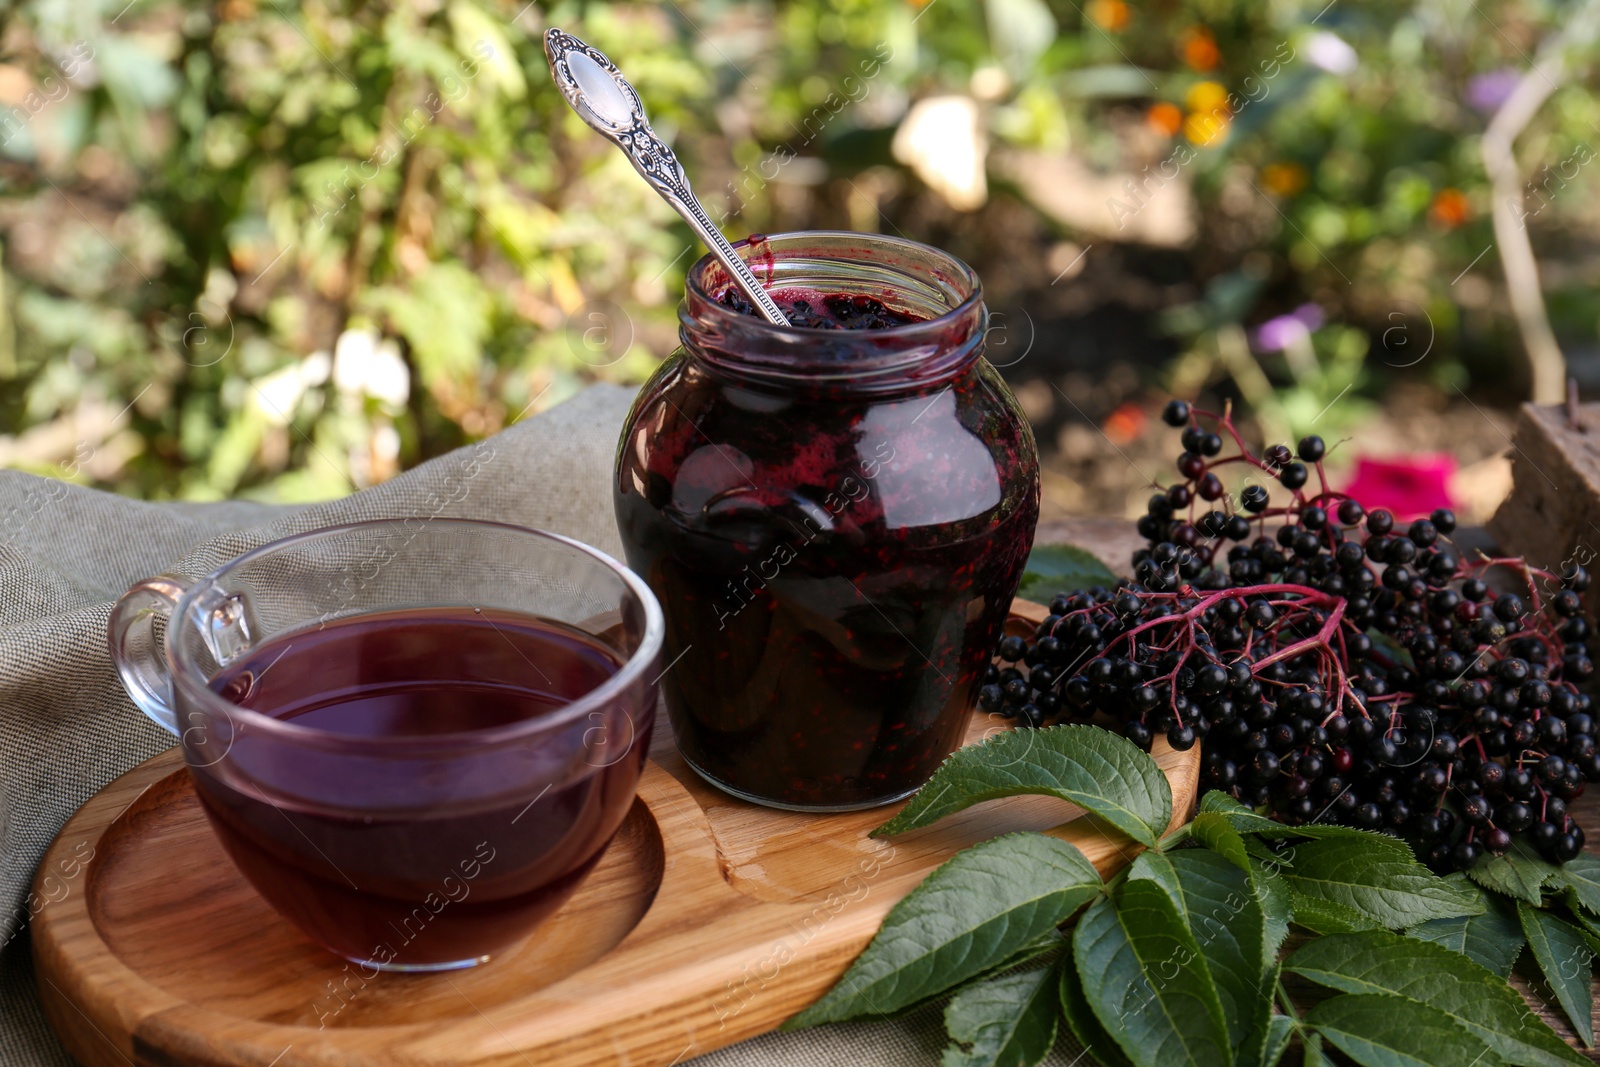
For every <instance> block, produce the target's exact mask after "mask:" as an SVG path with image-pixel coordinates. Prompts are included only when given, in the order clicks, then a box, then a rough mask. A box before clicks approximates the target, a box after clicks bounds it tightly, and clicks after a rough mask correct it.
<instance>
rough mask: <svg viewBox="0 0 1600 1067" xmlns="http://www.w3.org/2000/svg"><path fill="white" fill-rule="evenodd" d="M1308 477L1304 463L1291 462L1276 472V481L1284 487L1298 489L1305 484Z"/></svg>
mask: <svg viewBox="0 0 1600 1067" xmlns="http://www.w3.org/2000/svg"><path fill="white" fill-rule="evenodd" d="M1308 477H1309V474H1308V472H1307V471H1306V468H1305V465H1304V464H1301V463H1291V464H1289V465H1288V466H1287V467H1285V468H1283V470H1282V471H1280V472H1279V473H1278V482H1279V483H1280V484H1281V485H1282V486H1283V487H1284V488H1285V489H1299V488H1300V487H1301V486H1303V485H1305V484H1306V479H1307V478H1308Z"/></svg>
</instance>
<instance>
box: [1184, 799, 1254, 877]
mask: <svg viewBox="0 0 1600 1067" xmlns="http://www.w3.org/2000/svg"><path fill="white" fill-rule="evenodd" d="M1189 836H1190V837H1192V838H1194V840H1195V841H1197V842H1199V843H1200V844H1202V845H1204V846H1205V847H1206V848H1209V849H1210V850H1211V851H1213V852H1215V853H1216V854H1217V855H1219V856H1221V857H1223V858H1224V859H1226V860H1227V861H1228V862H1229V863H1231V864H1233V865H1234V866H1236V867H1240V868H1242V869H1244V870H1249V869H1250V850H1249V849H1248V848H1247V847H1246V846H1245V843H1244V837H1243V836H1242V835H1241V834H1240V833H1239V831H1238V830H1236V829H1235V828H1234V826H1233V823H1231V822H1229V821H1228V817H1227V816H1226V815H1224V814H1222V813H1221V812H1216V811H1202V812H1201V813H1200V814H1198V815H1196V816H1195V817H1194V819H1193V820H1192V821H1191V822H1190V823H1189Z"/></svg>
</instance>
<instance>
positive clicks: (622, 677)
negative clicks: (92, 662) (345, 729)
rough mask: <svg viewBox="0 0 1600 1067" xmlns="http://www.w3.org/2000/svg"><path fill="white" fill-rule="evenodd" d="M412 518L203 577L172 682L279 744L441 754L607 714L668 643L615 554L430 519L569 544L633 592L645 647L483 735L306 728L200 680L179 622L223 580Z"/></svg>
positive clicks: (254, 554)
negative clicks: (543, 708)
mask: <svg viewBox="0 0 1600 1067" xmlns="http://www.w3.org/2000/svg"><path fill="white" fill-rule="evenodd" d="M412 521H415V520H413V519H409V518H400V519H366V520H363V521H360V522H348V523H340V524H337V525H334V526H319V527H317V528H316V529H313V530H305V531H302V532H301V533H297V534H291V535H290V536H288V537H282V538H279V539H278V540H275V541H268V542H267V543H266V544H264V545H258V546H256V547H255V548H252V549H251V550H250V551H248V552H244V553H242V554H240V555H238V556H235V557H234V558H232V559H230V560H228V561H227V562H226V563H224V564H223V565H222V566H220V567H217V568H215V569H213V570H211V571H209V572H207V573H206V575H205V576H204V577H202V578H201V579H200V580H199V581H197V582H195V583H194V585H192V586H191V587H190V588H189V590H188V591H187V592H185V593H184V595H183V596H182V597H180V598H179V600H178V603H177V606H176V607H174V608H173V611H172V619H173V622H172V623H169V624H168V632H167V636H168V640H167V642H166V654H167V666H168V669H169V670H170V671H171V676H172V684H173V685H174V686H180V685H181V686H183V689H184V695H185V697H187V698H188V699H190V700H192V701H195V702H196V703H198V704H200V705H201V706H202V707H204V708H206V709H207V710H208V711H211V712H213V713H215V714H221V715H224V716H227V717H228V718H229V719H230V720H236V721H237V722H239V723H241V724H243V725H246V726H249V727H251V728H252V729H257V730H260V731H262V732H263V734H264V735H265V736H268V737H275V738H277V739H278V740H280V741H287V742H292V743H294V744H297V745H302V746H304V747H309V748H318V749H325V750H346V751H349V750H354V751H360V752H367V753H394V754H415V753H417V752H427V751H435V750H439V749H460V748H464V747H471V748H479V747H483V746H486V745H493V744H498V743H501V742H506V741H515V740H520V739H523V738H526V737H528V736H530V735H536V734H539V733H543V732H546V731H550V732H555V731H557V730H560V729H562V728H564V727H566V726H569V725H571V724H572V723H573V722H575V721H578V720H581V719H582V718H583V717H584V716H586V715H588V714H589V713H590V712H594V711H599V710H602V709H603V708H605V707H606V706H607V705H609V704H610V703H611V702H613V701H614V700H616V699H617V698H618V697H619V696H621V694H622V693H624V692H626V691H627V689H628V688H629V687H630V686H632V685H633V684H634V683H635V682H636V681H637V680H638V679H639V677H640V676H641V675H642V674H643V673H644V671H645V669H646V668H647V667H649V666H650V665H651V663H653V662H654V660H655V658H656V656H657V654H658V653H659V652H660V651H661V645H662V642H663V641H664V639H665V637H666V620H665V616H664V615H663V614H662V611H661V604H660V602H659V601H658V600H657V599H656V596H655V594H654V593H652V592H651V591H650V587H649V586H648V585H646V584H645V582H644V579H642V578H640V577H639V576H638V575H637V574H635V573H634V572H633V571H631V570H629V569H628V568H627V567H625V566H623V565H622V564H621V563H619V562H618V561H617V560H615V559H613V558H612V557H611V556H610V555H608V554H606V553H604V552H602V551H600V550H599V549H598V548H595V547H593V546H591V545H586V544H584V543H583V542H582V541H578V540H575V539H573V538H571V537H564V536H562V535H561V534H556V533H550V532H548V531H545V530H535V529H533V528H532V527H529V526H518V525H516V524H515V523H509V522H496V521H493V520H490V519H466V518H442V517H433V518H429V519H426V520H424V521H425V524H426V525H430V526H433V525H437V526H438V527H440V528H446V527H453V528H458V529H459V528H467V529H485V530H491V529H492V530H501V531H508V532H511V533H514V534H519V535H525V536H527V537H530V538H533V539H535V540H542V541H549V542H554V543H556V544H560V545H564V546H566V547H568V548H571V549H573V550H575V551H576V552H577V553H578V554H579V555H582V556H586V557H588V558H589V559H590V560H592V561H593V562H595V563H597V564H599V565H600V566H602V567H603V568H605V569H606V570H608V571H610V572H611V573H612V574H613V575H615V576H616V577H617V578H618V579H619V580H621V582H622V583H623V585H625V586H626V587H627V589H628V591H629V592H630V593H632V594H633V595H634V597H635V598H636V599H637V600H638V601H639V603H640V605H641V606H642V607H643V609H644V616H645V625H644V632H643V633H642V634H641V636H640V639H639V647H638V648H636V649H634V651H633V652H632V653H631V654H630V655H629V656H628V658H627V660H626V661H625V662H624V663H623V664H622V666H621V667H619V668H618V669H617V671H616V673H614V674H612V675H611V676H610V677H609V678H607V679H606V680H605V681H604V682H602V683H600V684H599V685H598V686H596V687H595V688H593V689H591V690H589V691H588V692H587V693H584V694H583V695H582V696H580V697H578V698H577V699H576V700H573V701H571V702H570V703H567V704H565V705H563V706H562V707H560V708H559V709H557V710H555V711H552V712H550V713H549V714H548V715H541V716H538V717H537V718H532V719H524V720H522V721H521V722H513V723H507V724H506V725H503V726H494V727H490V728H488V729H483V730H463V731H457V732H453V733H443V734H429V735H426V736H422V737H405V736H401V737H362V736H354V735H351V734H346V733H340V732H338V731H335V730H325V729H321V728H319V727H313V726H301V725H298V724H296V723H295V722H294V721H293V720H289V719H278V718H274V717H273V716H271V715H266V714H263V713H262V712H259V711H254V710H252V709H250V708H247V707H244V706H242V705H240V704H236V703H234V702H233V701H231V700H227V699H225V698H224V697H223V696H222V694H220V693H218V692H217V691H216V690H214V689H212V688H211V687H210V686H209V685H206V684H203V683H201V682H199V681H197V679H199V678H202V677H204V672H203V671H202V670H201V669H200V666H199V664H198V663H196V662H195V661H194V659H193V656H192V654H191V653H190V652H189V650H188V648H187V646H186V644H185V642H183V641H181V640H174V639H173V634H172V629H173V627H174V626H176V625H191V624H193V622H194V621H197V620H191V619H190V615H191V612H195V611H197V610H200V608H201V605H200V599H201V597H202V596H203V595H205V594H207V593H211V592H213V591H215V590H217V589H218V580H219V579H221V578H223V577H224V576H226V575H227V574H228V573H229V572H231V571H233V570H234V569H235V568H237V567H240V566H242V565H244V564H246V563H249V562H252V561H254V560H257V559H260V558H263V557H265V556H267V555H270V554H271V553H273V552H277V551H281V550H282V549H285V548H289V547H291V546H294V545H299V544H303V543H306V542H309V541H314V540H317V539H320V538H324V537H328V536H331V535H335V534H343V533H351V532H357V531H362V530H372V529H378V528H382V527H385V526H398V525H400V524H402V523H406V522H412ZM180 620H181V621H180ZM290 632H292V631H290ZM180 740H181V734H180Z"/></svg>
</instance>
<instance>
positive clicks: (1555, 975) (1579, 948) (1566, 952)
mask: <svg viewBox="0 0 1600 1067" xmlns="http://www.w3.org/2000/svg"><path fill="white" fill-rule="evenodd" d="M1517 917H1518V918H1519V919H1520V920H1521V921H1522V933H1523V935H1524V936H1526V937H1527V939H1528V947H1529V948H1531V949H1532V950H1533V958H1534V959H1535V960H1537V961H1538V963H1539V969H1540V970H1541V971H1543V972H1544V980H1545V981H1546V982H1548V983H1549V984H1550V988H1551V990H1552V991H1553V992H1554V993H1555V995H1556V1000H1558V1001H1559V1002H1560V1003H1561V1010H1562V1011H1564V1012H1566V1014H1567V1020H1568V1021H1569V1022H1570V1023H1572V1029H1573V1030H1574V1031H1576V1032H1577V1034H1578V1036H1579V1037H1580V1038H1582V1039H1583V1043H1584V1044H1585V1045H1588V1046H1589V1047H1590V1048H1593V1047H1594V993H1593V991H1592V990H1591V987H1590V985H1589V971H1590V966H1591V965H1592V964H1593V962H1594V950H1593V949H1592V948H1590V947H1589V941H1588V938H1586V937H1585V936H1584V934H1583V931H1581V930H1579V929H1578V928H1577V927H1576V926H1573V925H1572V924H1571V923H1569V922H1567V921H1566V920H1565V919H1561V918H1558V917H1557V916H1555V915H1552V914H1551V913H1550V912H1548V911H1543V910H1541V909H1539V908H1530V907H1529V906H1528V905H1527V904H1526V903H1524V902H1523V901H1520V900H1519V901H1517Z"/></svg>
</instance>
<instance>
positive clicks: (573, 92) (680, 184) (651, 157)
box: [544, 27, 789, 326]
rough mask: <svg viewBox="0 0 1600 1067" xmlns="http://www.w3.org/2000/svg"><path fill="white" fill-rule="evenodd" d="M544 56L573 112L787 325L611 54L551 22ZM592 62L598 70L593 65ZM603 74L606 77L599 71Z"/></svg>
mask: <svg viewBox="0 0 1600 1067" xmlns="http://www.w3.org/2000/svg"><path fill="white" fill-rule="evenodd" d="M544 50H545V56H546V58H547V59H548V60H549V62H550V73H551V74H552V75H553V76H554V77H555V81H556V87H557V88H559V89H560V90H561V95H562V96H564V97H566V100H567V103H569V104H571V105H572V109H573V110H574V111H576V112H577V113H578V116H579V117H580V118H582V119H583V121H584V122H586V123H588V124H589V125H590V126H591V127H592V128H593V129H594V130H595V131H596V132H597V133H599V134H600V135H601V136H603V137H605V138H606V139H607V140H609V141H611V142H612V143H613V144H615V145H616V146H617V147H618V148H620V149H622V151H623V154H624V155H626V156H627V157H628V160H629V161H630V162H631V163H632V164H633V166H634V169H635V170H637V171H638V172H639V174H640V175H641V176H642V177H643V178H644V180H645V181H647V182H649V183H650V185H651V186H652V187H653V188H654V189H655V190H656V192H657V193H659V194H661V197H662V199H664V200H666V202H667V203H668V204H671V205H672V209H673V210H674V211H676V212H677V213H678V214H679V215H681V216H682V217H683V221H685V222H687V223H688V224H689V228H690V229H692V230H694V232H695V233H696V234H697V235H698V236H699V238H700V240H702V241H704V242H705V243H706V246H707V247H708V248H710V249H711V252H712V254H713V255H715V256H716V257H717V259H718V260H719V261H721V263H722V265H723V267H725V268H726V269H727V270H728V271H729V273H730V274H731V275H732V277H733V283H734V284H735V285H737V286H738V287H739V290H740V292H742V293H743V294H744V295H745V298H746V299H748V300H749V301H750V302H751V303H752V304H754V305H755V306H756V308H757V309H758V310H759V311H760V312H761V314H762V315H763V316H764V317H765V318H766V320H767V321H768V322H771V323H776V324H777V325H780V326H787V325H788V324H789V320H788V319H787V318H786V317H785V316H784V314H783V311H782V309H780V308H779V307H778V305H777V304H776V303H775V302H774V301H773V299H772V297H770V296H768V295H767V290H766V288H765V287H764V286H763V285H762V284H761V282H760V281H759V280H758V279H757V278H756V276H755V274H754V272H752V271H751V270H750V267H749V265H748V264H747V263H745V261H744V257H742V256H740V255H739V253H738V252H737V251H736V250H735V249H734V247H733V245H731V244H729V243H728V239H727V238H726V237H724V236H723V235H722V231H721V230H719V229H717V226H716V224H715V223H714V222H712V221H711V216H709V215H707V214H706V211H705V208H703V207H701V206H700V201H699V200H696V199H695V195H694V192H693V191H692V190H691V189H690V188H689V177H688V175H687V174H685V173H684V170H683V164H682V163H680V162H679V161H678V157H677V154H676V153H674V152H673V151H672V149H671V148H670V147H668V146H667V144H666V143H665V142H664V141H662V140H661V138H659V137H657V136H656V132H655V130H653V129H651V128H650V120H649V119H648V118H647V117H646V116H645V112H644V104H643V103H642V102H641V101H640V100H639V94H638V92H637V91H636V90H635V89H634V87H633V85H632V84H631V83H629V81H628V79H626V78H624V77H623V76H622V73H621V72H620V71H619V70H617V68H616V66H615V65H614V64H612V62H611V60H609V59H607V58H606V57H605V54H604V53H603V52H601V51H600V50H599V49H597V48H592V47H590V46H589V45H587V44H585V43H584V42H583V41H581V40H579V39H578V38H576V37H574V36H572V34H570V33H567V32H565V31H564V30H559V29H556V28H554V27H552V28H550V29H549V30H547V31H545V35H544ZM596 68H598V70H596ZM601 72H603V73H604V75H609V76H610V77H609V82H610V84H607V80H606V79H604V78H603V77H602V78H601V80H598V81H597V80H596V77H597V76H599V75H600V74H601Z"/></svg>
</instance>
